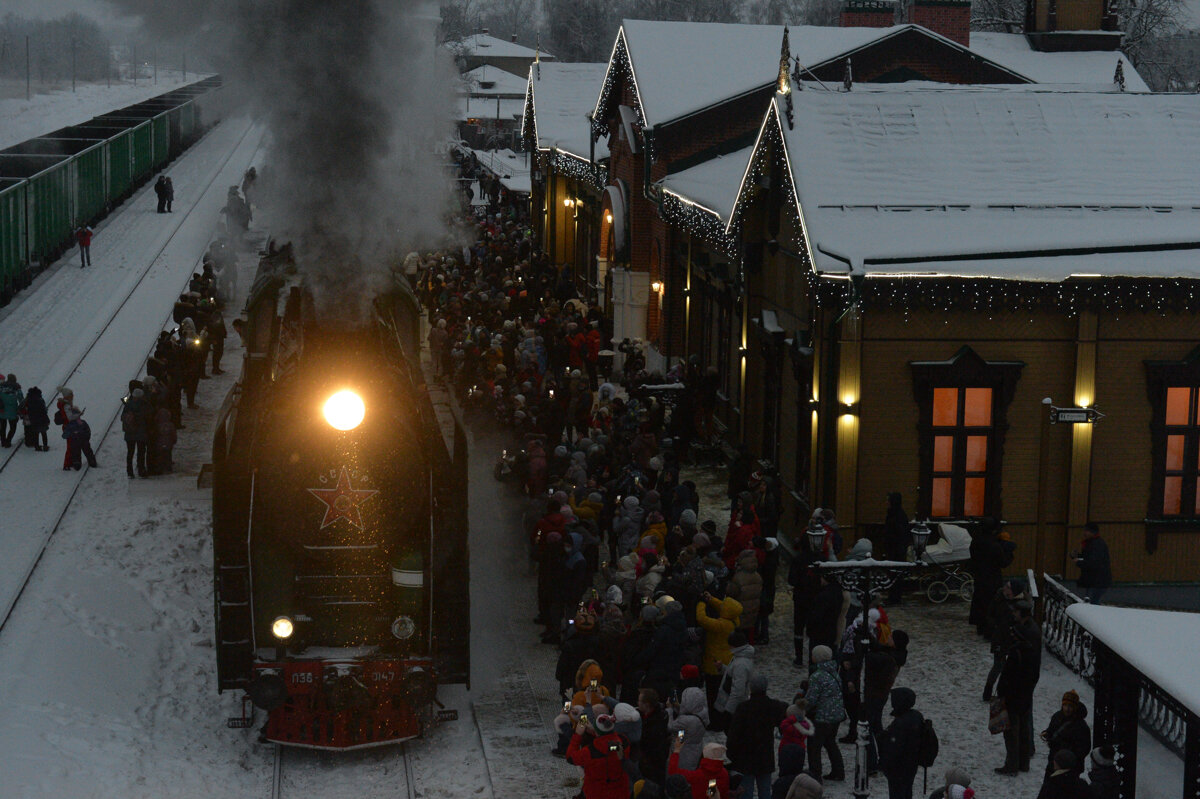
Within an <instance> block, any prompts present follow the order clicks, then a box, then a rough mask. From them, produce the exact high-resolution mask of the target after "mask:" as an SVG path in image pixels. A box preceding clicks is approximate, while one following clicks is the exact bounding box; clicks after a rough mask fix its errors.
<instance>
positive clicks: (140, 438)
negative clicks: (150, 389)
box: [121, 388, 151, 477]
mask: <svg viewBox="0 0 1200 799" xmlns="http://www.w3.org/2000/svg"><path fill="white" fill-rule="evenodd" d="M123 405H124V406H125V407H124V410H122V412H121V431H122V432H123V433H124V434H125V473H126V474H127V475H129V476H130V477H133V461H134V457H135V456H136V458H137V476H138V477H147V476H148V475H147V473H146V443H147V442H148V441H149V439H150V418H151V417H150V414H151V410H150V403H148V402H146V399H145V392H143V391H142V389H140V388H135V389H134V390H133V391H132V392H131V393H130V396H129V398H128V399H126V400H124V402H123Z"/></svg>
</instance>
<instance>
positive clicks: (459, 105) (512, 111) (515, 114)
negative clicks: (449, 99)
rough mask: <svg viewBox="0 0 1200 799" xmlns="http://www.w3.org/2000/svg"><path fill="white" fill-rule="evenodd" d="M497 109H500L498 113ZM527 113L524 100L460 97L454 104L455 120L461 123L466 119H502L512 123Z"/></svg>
mask: <svg viewBox="0 0 1200 799" xmlns="http://www.w3.org/2000/svg"><path fill="white" fill-rule="evenodd" d="M497 109H499V110H498V111H497ZM523 113H525V101H524V100H505V99H497V98H495V97H458V98H457V99H456V100H455V103H454V118H455V119H456V120H457V121H459V122H461V121H463V120H466V119H500V120H503V121H505V122H511V121H512V120H514V119H520V118H521V115H522V114H523Z"/></svg>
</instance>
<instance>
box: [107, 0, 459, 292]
mask: <svg viewBox="0 0 1200 799" xmlns="http://www.w3.org/2000/svg"><path fill="white" fill-rule="evenodd" d="M116 4H117V5H118V6H119V7H121V8H123V9H124V10H126V11H128V12H130V13H133V14H137V15H138V16H141V17H142V19H143V21H144V22H145V23H146V24H147V25H148V27H150V28H151V29H152V30H154V31H156V32H158V33H160V34H166V35H172V36H176V37H180V36H193V37H194V36H199V37H200V38H202V39H203V41H204V43H205V44H206V45H207V46H208V47H209V48H210V49H214V50H217V51H218V53H217V54H216V55H215V56H214V57H212V59H211V60H212V61H213V62H214V63H216V64H218V65H219V68H220V69H221V72H222V73H223V74H225V75H227V76H228V77H229V78H230V79H231V80H230V82H231V83H232V86H231V88H232V89H234V91H235V92H237V93H238V94H239V95H241V96H242V97H243V98H244V100H245V102H246V104H247V106H248V109H249V111H250V112H251V113H253V114H255V115H256V116H258V117H259V118H260V119H261V120H262V121H263V122H264V123H265V124H266V127H267V132H268V137H269V141H270V145H269V151H268V155H267V158H266V159H265V168H266V170H268V171H269V173H270V176H271V179H270V180H269V181H267V182H266V185H265V186H264V188H265V189H266V193H265V194H264V195H263V196H262V198H261V204H262V205H263V206H264V207H265V208H266V209H267V213H268V215H269V219H270V226H271V233H272V235H273V236H274V237H275V238H276V239H278V240H281V241H282V240H289V239H290V240H291V241H293V242H294V243H295V244H296V251H297V255H298V257H299V258H300V260H301V266H302V268H303V269H304V270H305V272H306V273H307V274H308V276H309V279H310V283H313V284H314V289H316V290H317V291H318V295H320V293H321V287H322V285H324V286H326V287H328V288H329V289H333V288H335V287H336V288H338V289H340V290H341V293H342V296H340V297H338V298H337V300H338V302H337V304H338V305H343V304H344V303H345V301H346V299H347V297H346V296H345V295H346V294H347V293H349V294H350V295H352V296H361V297H364V298H365V297H366V296H368V295H369V294H370V293H371V289H372V286H373V285H374V281H375V280H377V279H378V278H380V277H381V276H382V275H383V272H384V271H385V270H386V265H385V260H386V259H387V258H388V257H389V256H394V255H395V254H396V253H397V252H404V251H407V250H411V249H415V248H417V247H420V246H423V245H430V246H431V245H434V244H436V243H438V242H440V241H441V240H442V239H444V238H445V236H446V231H445V224H444V221H443V220H444V215H445V213H446V211H447V210H448V209H449V208H450V207H451V199H452V192H451V187H450V181H449V178H448V177H447V176H446V174H445V173H444V172H443V171H442V169H441V167H440V166H439V164H438V159H437V157H436V156H435V155H434V147H435V144H436V143H437V142H438V141H439V140H443V139H444V136H445V133H446V132H448V130H449V127H448V125H449V116H450V115H449V108H450V102H451V95H450V88H449V87H450V86H451V80H450V78H449V76H448V75H447V74H445V72H444V70H445V67H446V65H445V63H444V62H441V61H439V58H438V53H437V50H438V48H437V47H436V41H435V31H434V30H433V28H432V25H431V24H430V19H431V17H432V16H433V15H432V14H431V13H430V5H431V4H430V3H428V2H423V1H422V0H267V1H266V2H262V1H261V0H207V2H203V0H201V1H200V2H197V0H190V2H186V3H178V2H173V0H167V1H166V2H163V0H117V3H116ZM436 9H437V6H436V3H433V4H432V11H433V14H436Z"/></svg>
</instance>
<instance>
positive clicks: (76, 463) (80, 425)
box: [63, 405, 96, 471]
mask: <svg viewBox="0 0 1200 799" xmlns="http://www.w3.org/2000/svg"><path fill="white" fill-rule="evenodd" d="M65 413H66V417H67V423H66V424H65V425H63V438H65V439H66V440H67V442H68V444H69V445H70V446H69V449H70V450H71V455H72V457H71V461H70V465H69V466H64V467H63V470H64V471H66V470H67V469H68V468H70V469H74V470H75V471H79V470H80V469H82V468H83V464H82V462H81V461H82V459H81V458H80V455H82V456H83V457H86V458H87V462H88V466H90V467H92V468H93V469H94V468H96V454H95V453H94V452H92V428H91V427H90V426H88V423H87V422H85V421H84V420H83V411H81V410H79V409H78V408H76V407H75V406H74V405H71V406H68V407H67V409H66V411H65Z"/></svg>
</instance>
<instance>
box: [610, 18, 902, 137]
mask: <svg viewBox="0 0 1200 799" xmlns="http://www.w3.org/2000/svg"><path fill="white" fill-rule="evenodd" d="M907 27H911V26H897V27H892V28H832V27H824V26H817V25H797V26H795V27H792V28H790V29H789V39H790V44H791V51H792V55H793V56H798V57H799V58H800V63H801V64H803V65H805V66H812V65H815V64H820V63H823V62H825V61H828V60H830V59H831V58H835V57H837V56H839V55H841V54H842V53H845V52H848V51H850V50H856V49H858V48H860V47H862V46H864V45H866V44H868V43H870V42H872V41H875V40H876V39H880V38H883V37H885V36H887V35H890V34H893V33H895V32H896V31H897V30H899V29H903V28H907ZM618 37H619V39H618V40H619V41H620V40H622V39H623V41H624V43H625V48H626V52H627V53H628V54H629V61H630V63H631V64H632V65H633V72H634V79H635V81H636V83H637V92H638V96H639V97H640V99H641V107H642V113H643V115H644V118H645V120H646V124H647V125H657V124H661V123H664V122H669V121H671V120H674V119H678V118H679V117H682V116H686V115H688V114H691V113H694V112H696V111H700V110H702V109H705V108H708V107H710V106H712V105H714V104H716V103H719V102H722V101H724V100H728V99H730V98H733V97H737V96H739V95H742V94H745V93H747V92H750V91H753V90H755V89H761V88H763V87H764V86H768V85H770V84H771V83H772V82H774V80H775V78H776V76H777V75H778V73H779V51H780V47H781V46H782V44H783V26H782V25H736V24H725V23H707V22H657V21H656V22H652V21H647V20H637V19H627V20H625V21H624V22H623V23H622V25H621V31H620V32H619V33H618Z"/></svg>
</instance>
